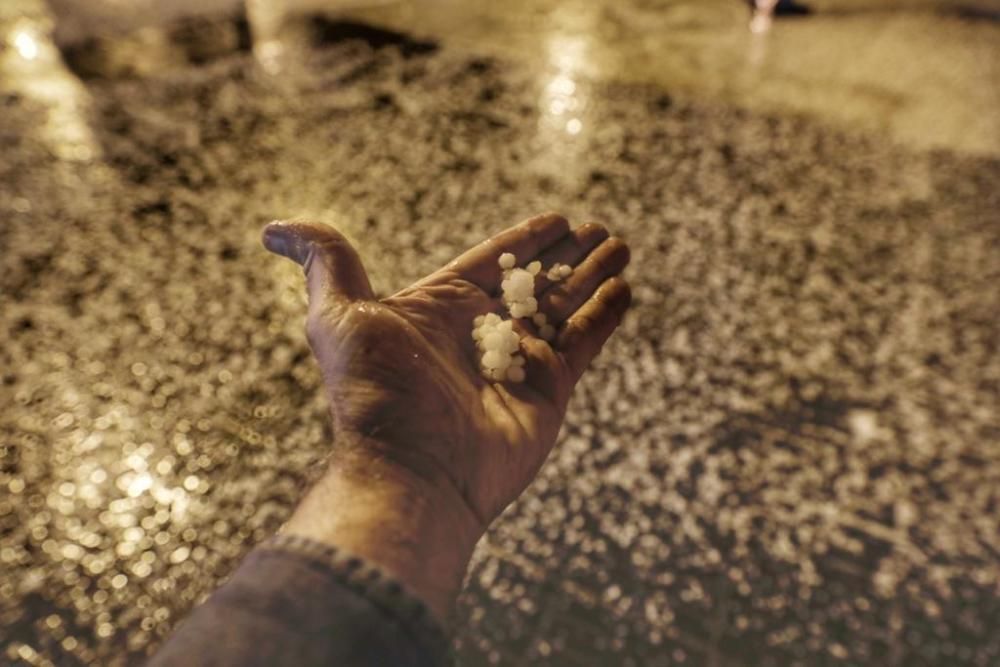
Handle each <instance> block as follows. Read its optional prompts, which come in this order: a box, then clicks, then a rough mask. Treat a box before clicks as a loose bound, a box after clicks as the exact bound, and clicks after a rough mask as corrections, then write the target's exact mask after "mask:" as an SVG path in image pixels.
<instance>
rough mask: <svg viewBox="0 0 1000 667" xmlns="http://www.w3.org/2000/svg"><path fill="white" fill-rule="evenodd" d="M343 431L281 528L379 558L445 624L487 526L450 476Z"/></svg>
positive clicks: (372, 560) (369, 559) (365, 556)
mask: <svg viewBox="0 0 1000 667" xmlns="http://www.w3.org/2000/svg"><path fill="white" fill-rule="evenodd" d="M344 439H345V438H342V437H338V446H337V448H336V450H335V452H334V454H333V455H332V457H331V460H330V463H329V466H328V468H327V470H326V471H324V473H323V475H322V477H321V478H320V479H319V480H318V481H317V483H316V484H315V486H314V487H313V488H312V489H311V490H310V491H309V493H307V494H306V497H305V498H304V499H303V500H302V502H301V503H300V504H299V506H298V507H297V508H296V510H295V512H294V513H293V514H292V517H291V518H290V519H289V521H288V523H287V524H286V525H285V527H284V529H283V532H284V533H286V534H291V535H298V536H302V537H307V538H310V539H312V540H315V541H318V542H323V543H326V544H331V545H333V546H336V547H338V548H340V549H343V550H345V551H347V552H349V553H351V554H354V555H356V556H359V557H361V558H364V559H366V560H368V561H370V562H372V563H374V564H375V565H378V566H379V567H381V568H382V569H383V570H385V571H386V573H387V574H389V575H390V576H393V577H395V578H396V579H398V580H399V581H400V582H402V583H403V584H404V585H405V586H406V587H407V588H409V589H410V591H411V592H412V593H414V594H416V595H417V596H418V597H420V598H421V599H422V600H423V601H424V602H425V603H426V604H427V605H428V607H429V608H430V609H431V611H432V613H433V614H434V615H435V617H436V618H437V619H438V620H439V621H441V622H442V623H445V624H447V621H448V617H449V616H450V614H451V611H452V607H453V605H454V601H455V598H456V597H457V596H458V593H459V591H460V589H461V586H462V580H463V579H464V577H465V571H466V568H467V566H468V563H469V559H470V558H471V556H472V550H473V548H474V547H475V545H476V542H478V541H479V538H480V537H481V536H482V534H483V532H484V530H485V526H482V525H481V523H480V522H479V520H478V519H477V518H476V517H475V515H474V514H473V512H472V511H471V510H470V509H469V507H468V505H467V503H466V502H465V501H464V499H463V498H461V496H460V495H459V493H458V490H457V489H455V487H454V485H453V484H451V482H450V481H448V480H432V479H427V478H426V477H425V476H424V475H421V474H417V473H416V472H414V471H412V470H409V469H408V468H406V467H404V466H401V465H400V464H399V463H397V462H394V461H391V460H388V459H387V458H385V457H384V456H381V455H379V453H378V452H379V451H382V450H383V449H382V446H381V443H366V442H365V439H363V438H359V437H355V438H351V442H350V443H345V442H343V440H344ZM368 445H371V446H368Z"/></svg>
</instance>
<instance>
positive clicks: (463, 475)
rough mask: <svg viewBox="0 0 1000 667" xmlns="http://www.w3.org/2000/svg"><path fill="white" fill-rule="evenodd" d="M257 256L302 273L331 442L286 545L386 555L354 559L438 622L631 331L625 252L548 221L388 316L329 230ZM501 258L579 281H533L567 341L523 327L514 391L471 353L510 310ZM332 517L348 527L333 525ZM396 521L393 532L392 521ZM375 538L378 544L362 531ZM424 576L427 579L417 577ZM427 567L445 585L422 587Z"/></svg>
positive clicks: (476, 255)
mask: <svg viewBox="0 0 1000 667" xmlns="http://www.w3.org/2000/svg"><path fill="white" fill-rule="evenodd" d="M263 240H264V245H265V246H266V247H267V248H268V249H269V250H271V251H272V252H275V253H278V254H280V255H283V256H285V257H288V258H290V259H292V260H294V261H296V262H297V263H299V264H300V265H302V267H303V269H304V271H305V273H306V278H307V284H308V293H309V312H308V317H307V320H306V331H307V335H308V339H309V343H310V346H311V347H312V350H313V352H314V354H315V355H316V358H317V360H318V361H319V364H320V368H321V371H322V374H323V380H324V384H325V387H326V390H327V392H328V395H329V399H330V409H331V414H332V417H333V422H334V427H335V430H336V434H337V436H336V437H337V443H336V444H335V446H334V451H333V453H332V455H331V470H332V471H334V472H333V474H332V476H331V478H330V479H328V480H326V482H321V484H320V486H319V489H318V490H317V491H314V492H313V493H311V494H310V497H309V498H307V501H306V502H304V503H303V506H302V507H300V509H299V511H298V512H297V513H296V517H297V518H296V517H293V520H292V522H291V523H290V529H291V530H293V531H296V532H303V533H307V534H310V535H312V536H314V537H315V536H317V535H320V537H321V539H326V540H327V541H335V542H337V543H339V545H340V546H342V547H344V548H348V547H347V545H345V544H343V542H344V541H345V540H346V541H348V542H352V544H351V548H353V550H354V551H355V552H357V551H366V550H367V551H369V552H371V551H372V550H373V549H374V550H375V551H378V552H380V553H378V554H376V555H374V556H373V555H372V554H371V553H360V554H359V555H362V556H368V557H370V558H374V559H375V560H382V564H383V565H384V566H385V567H387V569H389V570H390V571H393V572H394V573H395V574H396V575H397V576H399V577H400V578H402V579H403V580H404V581H408V583H410V584H411V586H412V587H414V588H415V589H416V592H418V594H421V595H423V596H424V597H425V599H427V601H428V602H429V603H430V604H431V606H432V608H435V609H436V611H438V612H439V613H440V614H441V615H444V614H445V613H446V609H447V607H448V606H449V605H450V602H449V600H450V599H451V598H453V596H454V593H456V592H457V585H460V583H461V576H462V575H463V574H464V569H465V565H466V564H467V559H468V556H469V555H470V554H471V549H472V547H473V546H474V545H475V543H476V541H478V539H479V538H480V537H481V536H482V534H483V532H484V531H485V530H486V528H487V526H488V525H489V523H490V522H491V521H492V520H493V519H494V518H496V516H497V515H499V514H500V512H501V511H503V509H504V508H505V507H506V506H507V505H508V504H509V503H510V502H512V501H513V500H514V499H515V498H517V496H518V495H520V493H521V492H522V491H523V490H524V488H525V487H526V486H527V485H528V484H529V483H530V481H531V480H532V479H533V478H534V476H535V474H536V473H537V472H538V469H539V468H540V467H541V465H542V463H543V462H544V460H545V458H546V456H547V455H548V453H549V451H550V450H551V448H552V446H553V444H554V442H555V439H556V436H557V435H558V432H559V428H560V425H561V424H562V420H563V416H564V414H565V411H566V405H567V402H568V400H569V397H570V394H571V392H572V389H573V387H574V385H575V384H576V382H577V381H578V380H579V378H580V376H581V375H582V373H583V372H584V370H585V369H586V367H587V365H588V364H589V363H590V361H591V359H593V358H594V356H596V354H597V353H598V352H599V351H600V349H601V347H602V345H603V344H604V342H605V341H606V340H607V338H608V336H610V334H611V333H612V332H613V331H614V329H615V328H616V327H617V326H618V324H619V323H620V322H621V319H622V317H623V315H624V313H625V310H626V309H627V307H628V305H629V301H630V292H629V288H628V285H627V283H626V282H625V281H624V280H623V279H622V278H621V277H620V275H619V274H620V273H621V272H622V270H623V269H624V268H625V266H626V264H627V263H628V260H629V252H628V248H627V246H626V245H625V244H624V243H623V242H622V241H620V240H619V239H615V238H609V237H608V233H607V231H606V230H605V229H604V228H603V227H601V226H599V225H595V224H586V225H582V226H580V227H578V228H577V229H576V230H573V231H571V230H570V227H569V223H568V222H567V221H566V220H565V219H564V218H561V217H559V216H557V215H551V214H550V215H542V216H538V217H535V218H531V219H530V220H527V221H525V222H523V223H521V224H519V225H517V226H515V227H512V228H510V229H508V230H506V231H504V232H502V233H500V234H498V235H497V236H494V237H493V238H491V239H489V240H487V241H485V242H483V243H481V244H480V245H478V246H476V247H474V248H472V249H471V250H469V251H468V252H466V253H464V254H462V255H461V256H460V257H458V258H457V259H455V260H454V261H452V262H451V263H449V264H448V265H446V266H445V267H443V268H441V269H439V270H438V271H435V272H434V273H432V274H430V275H429V276H427V277H425V278H424V279H422V280H420V281H418V282H417V283H415V284H414V285H412V286H410V287H408V288H406V289H404V290H402V291H401V292H398V293H397V294H395V295H393V296H390V297H388V298H384V299H381V300H379V299H376V298H375V295H374V294H373V293H372V289H371V286H370V284H369V282H368V277H367V275H366V273H365V270H364V267H363V266H362V263H361V260H360V258H359V257H358V255H357V253H356V252H355V251H354V249H353V248H352V247H351V246H350V244H349V243H348V242H347V240H346V239H345V238H344V237H343V236H342V235H341V234H339V233H338V232H337V231H336V230H334V229H332V228H331V227H328V226H325V225H321V224H316V223H306V222H295V221H292V222H276V223H271V224H270V225H268V226H267V227H265V229H264V234H263ZM503 252H511V253H513V254H514V255H515V256H516V257H517V261H518V264H519V265H525V264H527V263H528V262H529V261H531V260H534V259H539V260H541V262H542V265H543V266H545V267H548V266H550V265H552V264H555V263H557V262H559V263H565V264H569V265H571V266H574V267H575V271H574V272H573V274H572V275H571V276H570V277H569V278H568V279H566V280H565V281H563V282H559V283H556V284H548V283H547V281H546V280H545V279H544V277H542V276H539V279H538V285H537V287H538V288H539V289H538V293H539V296H538V303H539V310H540V311H541V312H543V313H545V314H546V315H547V316H548V320H549V322H551V323H552V324H554V325H556V326H557V328H558V334H557V337H556V339H555V340H554V341H553V342H552V343H551V344H550V343H548V342H545V341H543V340H542V339H540V338H538V337H537V336H536V333H537V332H535V330H534V328H533V327H532V325H531V324H530V322H528V321H520V320H519V321H516V322H515V329H516V330H518V332H519V333H520V334H522V339H521V351H522V354H523V355H524V357H525V359H526V364H525V370H526V372H527V377H526V380H525V381H524V382H523V383H519V384H511V383H497V382H492V381H489V380H486V379H485V378H483V377H482V375H481V374H480V372H479V368H478V363H477V356H476V348H475V343H474V341H473V339H472V337H471V332H472V328H473V324H472V321H473V319H474V318H475V317H476V316H477V315H481V314H484V313H487V312H497V311H500V310H501V308H502V304H501V302H500V298H499V292H500V281H501V269H500V267H499V265H498V263H497V260H498V258H499V256H500V254H501V253H503ZM383 490H384V493H383ZM361 495H363V496H364V498H365V501H364V503H360V502H359V497H360V496H361ZM359 504H365V505H366V506H367V508H368V509H365V510H364V511H363V513H364V515H365V516H364V517H360V518H357V520H355V521H352V520H351V519H350V518H349V517H348V516H345V515H344V513H347V514H350V511H348V509H347V508H348V507H349V505H354V506H357V505H359ZM334 506H336V507H337V512H338V514H339V516H338V517H331V516H330V515H331V512H330V507H334ZM393 515H396V516H398V518H399V525H393V524H392V521H391V519H387V517H391V516H393ZM318 517H322V518H318ZM331 522H334V523H336V524H337V525H336V526H335V525H333V524H331ZM371 522H374V524H375V526H378V527H380V530H379V532H380V534H379V535H373V534H371V533H372V531H371V529H370V528H368V529H366V528H365V525H366V523H371ZM318 524H323V525H322V526H320V525H318ZM299 529H301V530H299ZM435 536H436V537H435ZM435 540H437V542H438V543H437V544H435V543H434V542H435ZM442 541H443V542H444V543H445V544H441V543H440V542H442ZM356 542H361V544H356ZM386 552H388V555H387V553H386ZM419 560H423V561H424V563H423V567H422V568H421V567H414V566H413V565H412V563H415V562H416V561H419ZM407 562H410V563H411V565H407V564H406V563H407ZM428 567H429V568H430V569H431V570H432V572H431V573H430V574H431V575H434V574H435V573H434V572H433V570H435V569H436V570H438V573H437V574H440V575H441V576H438V577H437V579H438V581H419V579H420V578H421V577H423V578H424V579H426V578H427V577H428V573H427V572H426V569H427V568H428ZM406 569H410V570H425V571H424V572H423V574H421V573H420V572H419V571H418V572H414V573H407V572H404V571H401V570H406ZM440 570H452V571H451V572H448V573H442V572H440ZM458 570H460V571H461V572H460V573H458ZM456 574H458V582H457V585H456V584H455V582H454V579H455V575H456Z"/></svg>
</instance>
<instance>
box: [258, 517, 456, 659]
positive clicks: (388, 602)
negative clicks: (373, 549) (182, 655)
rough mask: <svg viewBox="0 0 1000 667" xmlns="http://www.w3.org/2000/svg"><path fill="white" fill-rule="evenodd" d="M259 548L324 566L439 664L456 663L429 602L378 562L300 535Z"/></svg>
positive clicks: (279, 538) (271, 540)
mask: <svg viewBox="0 0 1000 667" xmlns="http://www.w3.org/2000/svg"><path fill="white" fill-rule="evenodd" d="M257 550H262V551H281V552H284V553H291V554H294V555H296V556H299V557H301V558H306V559H308V560H310V561H313V562H315V563H319V564H321V565H323V566H324V567H325V568H326V569H327V570H328V571H329V572H330V574H332V575H333V576H334V578H335V579H336V580H337V581H338V582H340V583H341V584H343V585H344V586H346V587H347V588H349V589H350V590H351V591H352V592H354V593H356V594H357V595H360V596H362V597H364V598H365V599H367V600H369V601H370V602H371V603H372V604H374V605H375V606H377V607H378V608H380V609H381V610H382V611H384V612H385V613H386V614H387V615H388V616H390V617H391V618H392V619H393V620H394V621H395V622H396V623H398V624H399V625H400V626H401V627H402V628H403V629H404V630H405V631H406V632H407V633H408V634H409V635H410V636H411V637H412V638H413V640H414V641H415V642H417V643H418V644H420V645H421V646H422V647H423V648H424V649H425V650H427V651H428V652H429V653H430V654H431V655H433V656H434V658H435V662H436V663H437V664H441V665H451V664H452V659H451V651H450V645H449V641H448V636H447V634H446V633H445V631H444V629H443V628H442V627H441V625H440V624H439V623H438V622H437V620H436V619H435V618H434V616H433V615H432V614H431V611H430V609H429V608H428V607H427V605H426V604H424V602H423V601H422V600H420V599H419V598H418V597H417V596H416V595H414V594H413V593H412V592H410V591H408V590H407V589H406V588H405V587H404V586H403V584H402V583H400V582H398V581H396V580H395V579H393V578H392V577H391V576H390V575H389V574H387V573H386V572H385V571H384V570H382V569H381V568H380V567H378V566H377V565H375V564H374V563H371V562H369V561H366V560H364V559H362V558H359V557H358V556H354V555H352V554H349V553H346V552H344V551H343V550H341V549H338V548H337V547H334V546H333V545H329V544H323V543H320V542H315V541H313V540H310V539H308V538H305V537H299V536H296V535H275V536H274V537H271V538H269V539H268V540H266V541H264V542H262V543H261V544H260V545H258V546H257Z"/></svg>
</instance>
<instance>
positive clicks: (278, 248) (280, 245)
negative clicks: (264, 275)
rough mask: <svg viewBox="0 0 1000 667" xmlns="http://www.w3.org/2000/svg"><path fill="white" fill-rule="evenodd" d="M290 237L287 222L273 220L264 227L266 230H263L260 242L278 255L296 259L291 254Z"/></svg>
mask: <svg viewBox="0 0 1000 667" xmlns="http://www.w3.org/2000/svg"><path fill="white" fill-rule="evenodd" d="M290 236H291V234H290V229H289V225H288V221H287V220H272V221H271V222H269V223H267V224H266V225H264V229H262V230H261V233H260V242H261V243H262V244H263V245H264V247H265V248H267V249H268V250H269V251H270V252H273V253H274V254H276V255H281V256H282V257H288V258H289V259H295V258H294V257H292V256H291V253H290V246H291V243H290ZM300 263H301V262H300Z"/></svg>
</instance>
